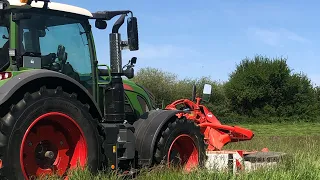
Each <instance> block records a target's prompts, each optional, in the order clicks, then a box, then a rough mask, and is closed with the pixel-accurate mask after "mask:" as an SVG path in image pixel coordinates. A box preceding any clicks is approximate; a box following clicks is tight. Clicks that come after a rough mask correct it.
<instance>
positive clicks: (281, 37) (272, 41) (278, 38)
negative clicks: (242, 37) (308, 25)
mask: <svg viewBox="0 0 320 180" xmlns="http://www.w3.org/2000/svg"><path fill="white" fill-rule="evenodd" d="M248 35H249V36H253V37H254V38H255V39H257V40H259V41H262V42H263V43H265V44H267V45H270V46H277V47H282V46H283V44H285V43H290V42H296V43H300V44H302V43H303V44H304V43H309V42H310V41H309V40H308V39H306V38H304V37H302V36H300V35H298V34H296V33H294V32H291V31H289V30H287V29H284V28H280V29H273V30H270V29H262V28H249V30H248Z"/></svg>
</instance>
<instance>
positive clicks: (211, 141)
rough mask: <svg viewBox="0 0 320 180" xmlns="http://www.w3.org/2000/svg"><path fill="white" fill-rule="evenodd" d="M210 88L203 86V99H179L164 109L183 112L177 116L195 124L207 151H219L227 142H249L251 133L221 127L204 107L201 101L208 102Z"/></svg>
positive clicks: (247, 130)
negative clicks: (199, 130) (198, 128)
mask: <svg viewBox="0 0 320 180" xmlns="http://www.w3.org/2000/svg"><path fill="white" fill-rule="evenodd" d="M211 88H212V86H211V85H209V84H206V85H205V86H204V92H203V95H204V96H203V97H204V98H200V97H196V98H193V100H189V99H180V100H177V101H174V102H173V103H171V104H169V105H168V106H167V107H166V108H165V109H168V110H177V109H179V110H184V111H185V112H180V113H178V114H177V116H178V117H179V118H180V117H186V118H187V119H188V120H190V121H193V122H195V123H196V124H198V126H199V127H200V129H201V133H202V134H203V135H204V140H205V142H206V144H208V147H207V150H208V151H214V150H221V149H222V148H223V146H225V145H226V144H228V143H229V142H239V141H247V140H251V139H252V138H253V136H254V134H253V132H252V131H251V130H249V129H245V128H242V127H239V126H228V125H223V124H221V122H220V121H219V120H218V119H217V117H216V116H215V115H214V114H213V113H212V112H211V111H210V110H209V109H208V108H207V107H206V106H204V105H201V104H200V103H201V101H208V100H209V98H210V95H211ZM193 90H194V91H193V97H195V94H196V92H195V90H196V87H195V86H194V88H193Z"/></svg>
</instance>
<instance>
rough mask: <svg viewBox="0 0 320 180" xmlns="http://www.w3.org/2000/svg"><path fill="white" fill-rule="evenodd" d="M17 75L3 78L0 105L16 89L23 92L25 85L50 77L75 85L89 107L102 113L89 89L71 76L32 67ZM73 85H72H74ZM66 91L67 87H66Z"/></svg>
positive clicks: (0, 87)
mask: <svg viewBox="0 0 320 180" xmlns="http://www.w3.org/2000/svg"><path fill="white" fill-rule="evenodd" d="M16 74H17V75H15V76H13V77H12V78H10V79H7V80H4V81H3V82H2V81H0V83H2V85H1V86H0V105H2V104H3V103H4V102H6V101H7V100H8V99H9V98H10V97H12V96H13V95H14V94H15V93H16V92H17V91H19V90H20V91H21V90H23V91H24V92H25V90H26V89H23V88H24V87H26V85H28V84H30V83H32V82H36V81H37V80H41V79H46V80H48V79H51V80H54V81H61V80H65V81H67V82H68V83H70V84H69V85H70V87H72V85H74V86H76V87H77V88H78V89H79V91H81V92H82V93H83V94H85V95H86V96H87V98H86V99H88V100H90V102H87V103H90V105H91V108H95V110H96V111H97V112H99V116H100V117H102V113H101V111H100V109H99V107H98V105H97V103H96V102H95V101H94V99H93V97H92V95H91V94H90V93H89V91H88V90H87V89H86V88H85V87H84V86H83V85H81V84H80V83H79V82H78V81H76V80H74V79H73V78H71V77H69V76H66V75H64V74H62V73H58V72H54V71H49V70H44V69H34V70H29V71H20V72H19V73H16ZM55 83H57V84H59V82H51V83H48V85H49V87H50V84H52V85H54V84H55ZM74 86H73V87H74ZM70 90H71V91H72V90H74V89H69V91H70ZM66 91H68V89H66Z"/></svg>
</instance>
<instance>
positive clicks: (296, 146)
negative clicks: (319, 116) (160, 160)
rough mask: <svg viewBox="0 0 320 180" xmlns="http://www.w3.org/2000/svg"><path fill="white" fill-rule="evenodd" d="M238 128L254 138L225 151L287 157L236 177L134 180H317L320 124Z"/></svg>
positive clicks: (145, 178)
mask: <svg viewBox="0 0 320 180" xmlns="http://www.w3.org/2000/svg"><path fill="white" fill-rule="evenodd" d="M241 126H242V127H246V128H249V129H251V130H253V131H254V132H255V135H256V136H255V137H254V138H253V139H252V140H251V141H244V142H237V143H231V144H228V145H226V146H225V148H224V149H244V150H261V149H262V148H264V147H267V148H269V150H270V151H277V152H285V153H288V155H289V156H288V158H286V159H285V160H284V161H283V162H282V163H280V164H279V165H278V166H276V167H273V168H268V169H261V170H256V171H253V172H242V173H239V174H237V175H233V174H230V173H223V172H210V171H208V170H203V169H202V170H196V171H194V172H192V173H189V174H186V173H183V172H182V171H180V170H179V169H174V168H164V167H155V168H152V169H149V170H142V172H141V173H140V175H139V176H138V177H137V178H136V179H141V180H150V179H151V180H153V179H154V180H158V179H168V180H175V179H177V180H190V179H218V180H219V179H222V180H224V179H226V180H231V179H237V180H238V179H239V180H242V179H250V180H251V179H252V180H255V179H266V180H279V179H286V180H287V179H289V180H290V179H292V180H293V179H294V180H298V179H301V180H308V179H310V180H317V179H319V180H320V155H319V149H320V148H319V147H320V124H314V123H309V124H307V123H298V124H289V123H287V124H265V125H262V124H246V125H241ZM51 179H52V180H53V179H54V178H51ZM51 179H50V180H51ZM55 179H57V178H55ZM69 179H70V180H80V179H92V180H98V179H102V180H104V179H105V180H107V179H111V180H113V179H121V178H120V177H117V176H115V175H110V174H103V173H100V174H98V175H95V176H94V175H92V174H91V173H90V172H89V171H88V170H87V169H86V170H84V171H81V170H76V171H74V172H71V176H70V178H69Z"/></svg>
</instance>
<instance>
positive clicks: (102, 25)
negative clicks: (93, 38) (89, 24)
mask: <svg viewBox="0 0 320 180" xmlns="http://www.w3.org/2000/svg"><path fill="white" fill-rule="evenodd" d="M95 26H96V28H98V29H106V28H107V26H108V25H107V22H106V21H103V20H96V22H95Z"/></svg>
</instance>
